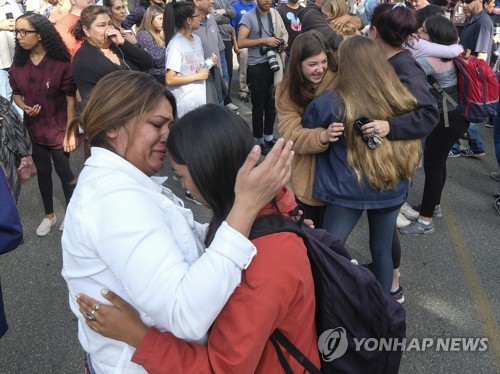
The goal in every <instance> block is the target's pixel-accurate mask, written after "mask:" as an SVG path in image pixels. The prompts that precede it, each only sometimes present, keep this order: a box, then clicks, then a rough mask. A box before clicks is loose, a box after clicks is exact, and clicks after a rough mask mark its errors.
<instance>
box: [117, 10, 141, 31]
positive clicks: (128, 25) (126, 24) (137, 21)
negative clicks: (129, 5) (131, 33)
mask: <svg viewBox="0 0 500 374" xmlns="http://www.w3.org/2000/svg"><path fill="white" fill-rule="evenodd" d="M144 13H146V7H145V6H144V5H139V6H138V7H137V8H135V9H134V11H133V12H132V13H130V14H129V15H128V16H127V18H125V21H123V22H122V27H123V28H124V29H125V30H131V29H132V26H134V25H137V26H140V25H141V22H142V19H143V18H144Z"/></svg>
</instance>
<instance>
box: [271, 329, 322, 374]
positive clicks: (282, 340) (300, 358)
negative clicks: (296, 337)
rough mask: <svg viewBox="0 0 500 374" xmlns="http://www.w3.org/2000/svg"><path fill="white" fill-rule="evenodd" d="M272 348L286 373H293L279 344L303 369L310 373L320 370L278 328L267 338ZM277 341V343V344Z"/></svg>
mask: <svg viewBox="0 0 500 374" xmlns="http://www.w3.org/2000/svg"><path fill="white" fill-rule="evenodd" d="M269 339H270V340H271V343H272V344H273V346H274V348H275V349H276V353H277V355H278V359H279V361H280V363H281V366H282V367H283V370H284V371H285V373H286V374H293V370H292V368H291V367H290V364H289V363H288V361H287V360H286V358H285V355H284V354H283V351H282V350H281V348H280V347H279V344H281V345H282V346H283V348H285V349H286V350H287V351H288V353H290V355H291V356H292V357H293V358H295V359H296V360H297V362H298V363H299V364H301V365H302V366H303V367H304V369H306V370H307V371H308V372H309V373H311V374H321V371H320V370H319V369H318V368H317V367H316V366H315V365H314V364H313V363H312V362H311V361H309V359H308V358H307V357H306V356H305V355H304V354H303V353H302V352H301V351H299V349H298V348H297V347H296V346H294V345H293V343H292V342H291V341H290V340H288V338H287V337H286V336H285V335H284V334H283V333H282V332H281V331H280V330H279V329H276V330H274V332H273V334H272V335H271V337H270V338H269ZM278 343H279V344H278Z"/></svg>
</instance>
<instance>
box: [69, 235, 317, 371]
mask: <svg viewBox="0 0 500 374" xmlns="http://www.w3.org/2000/svg"><path fill="white" fill-rule="evenodd" d="M255 242H256V244H257V245H258V247H259V248H260V251H261V253H262V256H263V257H262V258H260V262H259V263H257V262H256V263H255V264H252V266H254V268H249V269H248V270H247V274H246V280H247V281H245V282H243V283H242V285H241V286H240V287H238V288H237V289H236V290H235V292H234V293H233V295H232V296H231V299H230V300H229V301H228V303H227V304H226V306H225V307H224V308H223V310H222V311H221V313H220V314H219V316H218V317H217V319H216V320H215V323H214V325H213V327H212V329H211V332H210V337H209V341H208V345H201V344H197V343H190V342H185V341H183V340H181V339H178V338H176V337H175V336H174V335H173V334H171V333H169V332H165V333H160V332H159V331H158V330H157V329H155V328H151V329H148V328H147V326H145V325H144V324H143V323H142V322H141V321H140V319H139V318H138V315H137V314H136V313H135V312H134V311H133V310H132V309H131V308H130V306H129V305H127V304H125V303H124V302H123V300H120V299H119V298H117V297H116V296H115V295H114V294H113V293H108V295H109V296H107V297H106V298H107V299H108V300H109V301H111V302H112V303H113V304H114V305H115V306H116V307H115V308H113V307H108V306H101V308H100V309H99V311H98V312H96V315H97V318H96V319H97V320H96V321H95V322H87V325H88V326H89V327H91V328H92V329H94V331H96V332H99V333H101V334H104V335H105V336H108V337H111V338H114V339H118V340H122V341H124V342H126V343H127V344H129V345H131V346H133V347H136V348H137V350H136V351H135V354H134V356H133V357H132V361H133V362H135V363H137V364H140V365H142V366H143V367H144V368H145V369H146V370H147V371H148V372H165V373H168V372H174V371H178V370H180V371H181V372H189V373H191V372H196V373H212V372H215V373H253V372H255V370H256V368H257V365H258V364H259V361H260V360H261V357H262V353H263V352H264V349H265V347H266V344H268V341H269V337H270V336H271V334H272V332H273V331H274V330H275V328H276V327H277V326H278V325H279V324H280V323H281V322H282V321H283V320H284V319H285V318H286V315H287V312H288V311H289V309H290V305H292V304H293V302H294V301H295V302H297V301H298V300H300V301H301V302H302V303H304V302H306V305H305V307H308V308H311V309H312V305H311V304H310V303H309V302H308V301H305V300H306V299H304V295H307V294H309V293H310V292H313V290H312V289H310V288H311V286H312V282H311V283H309V282H307V281H306V279H307V277H308V276H309V277H310V275H308V274H307V273H306V272H305V271H304V269H307V270H309V269H308V266H304V262H305V261H306V260H307V257H306V253H305V248H304V246H303V243H302V242H301V240H300V238H297V237H296V236H295V235H292V234H290V233H282V234H279V236H277V237H276V238H275V239H273V240H272V241H271V240H269V239H268V238H266V239H264V238H262V239H260V240H256V241H255ZM278 243H279V245H278ZM255 261H257V258H256V259H255ZM264 263H265V265H264ZM272 264H274V265H275V266H272ZM269 267H272V268H273V271H272V272H268V271H266V269H267V268H269ZM291 269H295V271H291ZM309 271H310V270H309ZM248 283H250V284H251V286H249V285H248ZM95 302H96V301H95V300H93V299H91V298H88V297H87V296H85V295H80V297H79V304H80V306H81V312H82V313H88V312H90V311H91V310H92V306H93V305H94V304H95ZM249 321H250V322H251V323H249ZM309 333H310V334H311V335H312V334H314V331H313V330H312V329H311V331H309ZM294 365H300V364H298V363H297V364H293V365H292V366H294Z"/></svg>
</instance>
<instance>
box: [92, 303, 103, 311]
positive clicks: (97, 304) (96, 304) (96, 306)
mask: <svg viewBox="0 0 500 374" xmlns="http://www.w3.org/2000/svg"><path fill="white" fill-rule="evenodd" d="M92 309H94V311H97V310H99V309H101V304H99V303H95V304H94V306H93V307H92Z"/></svg>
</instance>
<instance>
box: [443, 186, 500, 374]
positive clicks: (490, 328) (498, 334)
mask: <svg viewBox="0 0 500 374" xmlns="http://www.w3.org/2000/svg"><path fill="white" fill-rule="evenodd" d="M441 205H442V206H443V211H444V213H445V214H443V219H444V221H445V224H446V227H447V229H448V232H449V233H450V238H451V241H452V242H453V247H454V249H455V253H456V255H457V257H458V261H459V263H460V266H461V267H462V272H463V274H464V277H465V282H466V283H467V286H468V287H469V292H470V295H471V298H472V302H473V303H474V306H475V307H476V310H477V312H478V314H479V321H480V323H481V328H482V329H483V332H484V333H485V334H486V336H487V337H488V348H489V351H490V353H491V355H492V358H493V363H494V364H495V365H496V367H497V369H498V372H500V329H499V328H498V325H497V322H496V318H495V314H494V313H493V308H492V307H491V304H490V301H489V300H488V297H487V295H486V292H484V288H483V284H482V282H481V278H480V277H479V275H478V274H477V271H476V268H475V266H474V263H473V261H472V257H471V255H470V251H469V249H468V248H467V246H466V245H465V241H464V238H463V237H462V234H461V233H460V231H459V230H458V225H457V222H456V219H455V216H454V215H453V213H452V211H451V208H450V205H449V203H448V200H447V199H446V197H444V196H443V197H442V199H441Z"/></svg>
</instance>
